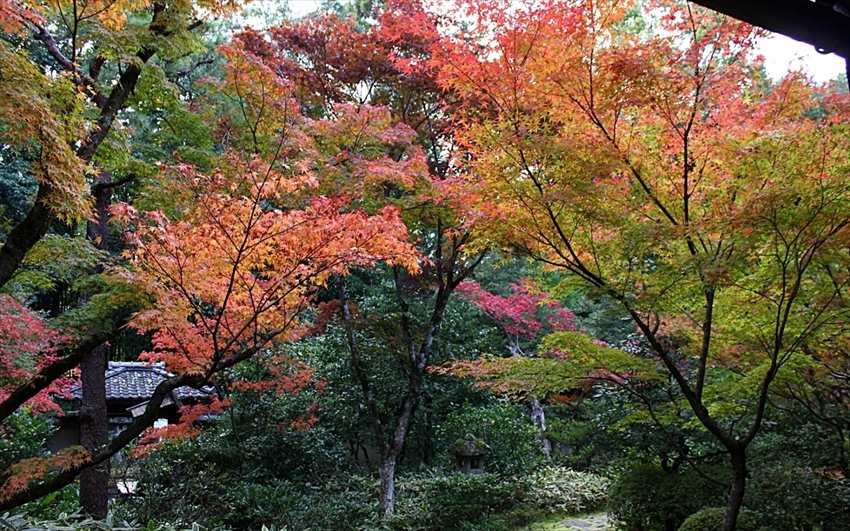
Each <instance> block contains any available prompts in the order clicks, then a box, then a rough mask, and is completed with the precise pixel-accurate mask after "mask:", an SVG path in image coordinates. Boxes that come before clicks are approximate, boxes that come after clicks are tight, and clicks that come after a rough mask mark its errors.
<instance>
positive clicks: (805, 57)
mask: <svg viewBox="0 0 850 531" xmlns="http://www.w3.org/2000/svg"><path fill="white" fill-rule="evenodd" d="M757 49H758V51H759V53H761V54H762V55H764V57H765V64H766V67H767V71H768V73H769V74H770V76H771V77H772V78H774V79H777V78H780V77H782V76H783V75H784V74H785V73H786V72H788V70H789V69H798V68H799V69H802V70H803V71H804V72H805V73H806V74H807V75H808V76H809V77H811V78H812V79H813V80H814V81H815V82H818V83H822V82H824V81H830V80H832V79H835V78H836V77H838V74H840V73H842V72H845V65H844V59H843V58H841V57H839V56H837V55H835V54H825V55H824V54H820V53H818V52H817V51H815V48H814V46H812V45H810V44H805V43H802V42H798V41H795V40H794V39H791V38H790V37H786V36H784V35H779V34H776V33H774V34H771V36H770V37H768V38H767V39H764V40H763V41H762V42H760V43H759V45H758V47H757Z"/></svg>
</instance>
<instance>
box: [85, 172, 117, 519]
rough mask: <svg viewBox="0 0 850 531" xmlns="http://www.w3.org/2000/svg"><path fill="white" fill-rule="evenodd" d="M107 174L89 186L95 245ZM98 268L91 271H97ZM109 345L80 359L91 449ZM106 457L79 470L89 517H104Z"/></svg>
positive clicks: (97, 439)
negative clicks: (92, 205)
mask: <svg viewBox="0 0 850 531" xmlns="http://www.w3.org/2000/svg"><path fill="white" fill-rule="evenodd" d="M110 184H111V179H110V176H109V174H106V173H103V174H100V175H98V176H97V177H96V178H95V182H94V187H93V188H92V191H93V195H94V199H95V204H94V219H93V220H91V221H89V222H88V227H87V230H86V238H87V239H88V240H89V241H90V242H92V243H93V244H94V245H95V246H96V247H97V248H98V249H106V248H107V237H108V235H109V227H108V225H109V204H110V202H111V201H112V187H111V186H109V185H110ZM97 272H98V271H95V273H97ZM108 352H109V346H108V345H106V344H105V343H104V344H102V345H100V346H98V347H95V348H94V349H93V350H92V352H91V354H89V355H88V356H86V357H85V358H83V361H82V363H80V385H81V387H82V389H83V400H82V405H81V406H80V444H82V445H83V446H84V447H85V448H86V449H87V450H89V451H90V452H95V451H97V450H99V449H100V448H103V447H104V446H106V443H108V442H109V415H108V413H107V409H106V367H107V354H108ZM108 463H109V461H104V462H103V463H101V464H99V465H97V466H93V467H90V468H87V469H85V470H83V472H82V474H80V506H81V507H82V509H83V512H85V513H86V514H88V515H90V516H91V517H93V518H97V519H104V518H106V513H107V505H108V502H109V469H108Z"/></svg>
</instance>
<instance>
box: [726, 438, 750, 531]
mask: <svg viewBox="0 0 850 531" xmlns="http://www.w3.org/2000/svg"><path fill="white" fill-rule="evenodd" d="M730 453H731V456H732V487H731V488H730V489H729V499H728V501H727V503H726V514H725V515H724V516H723V531H734V530H735V525H736V523H737V522H738V513H740V512H741V506H742V505H743V503H744V487H745V486H746V482H747V450H746V448H737V449H734V450H732V451H731V452H730Z"/></svg>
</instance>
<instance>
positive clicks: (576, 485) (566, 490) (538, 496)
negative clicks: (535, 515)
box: [525, 466, 611, 513]
mask: <svg viewBox="0 0 850 531" xmlns="http://www.w3.org/2000/svg"><path fill="white" fill-rule="evenodd" d="M525 481H526V482H527V483H528V489H527V491H526V502H528V503H530V504H532V505H533V506H534V507H535V508H536V509H540V510H544V511H546V512H550V513H556V512H561V513H578V512H582V511H588V510H594V509H597V508H598V507H600V506H602V505H604V503H605V501H606V500H607V498H608V489H609V488H610V486H611V481H610V480H609V479H608V478H605V477H603V476H599V475H597V474H592V473H590V472H576V471H574V470H571V469H569V468H566V467H561V466H545V467H541V468H539V469H537V470H536V471H534V472H532V473H531V474H529V475H528V476H527V477H526V478H525Z"/></svg>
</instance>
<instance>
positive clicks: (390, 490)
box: [378, 455, 397, 516]
mask: <svg viewBox="0 0 850 531" xmlns="http://www.w3.org/2000/svg"><path fill="white" fill-rule="evenodd" d="M396 459H397V457H396V456H395V455H388V456H383V455H382V456H381V497H380V505H379V507H378V514H380V515H381V516H386V515H389V514H392V513H393V510H394V509H395V465H396Z"/></svg>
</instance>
